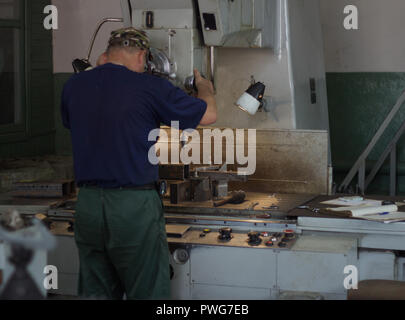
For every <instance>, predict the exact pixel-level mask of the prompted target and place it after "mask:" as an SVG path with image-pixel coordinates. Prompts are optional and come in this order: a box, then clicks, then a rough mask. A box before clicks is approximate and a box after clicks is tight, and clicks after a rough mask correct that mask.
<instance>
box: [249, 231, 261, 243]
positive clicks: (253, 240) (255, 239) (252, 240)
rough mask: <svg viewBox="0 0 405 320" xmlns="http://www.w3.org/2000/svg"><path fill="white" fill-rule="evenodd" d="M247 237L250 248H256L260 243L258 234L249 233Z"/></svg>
mask: <svg viewBox="0 0 405 320" xmlns="http://www.w3.org/2000/svg"><path fill="white" fill-rule="evenodd" d="M248 237H249V240H248V243H249V244H250V245H251V246H258V245H259V244H260V243H261V242H262V239H261V238H260V234H259V232H255V231H252V232H249V233H248Z"/></svg>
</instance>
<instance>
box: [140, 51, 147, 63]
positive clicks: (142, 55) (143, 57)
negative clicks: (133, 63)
mask: <svg viewBox="0 0 405 320" xmlns="http://www.w3.org/2000/svg"><path fill="white" fill-rule="evenodd" d="M138 57H139V60H138V61H139V64H142V65H143V64H145V63H146V50H139V56H138Z"/></svg>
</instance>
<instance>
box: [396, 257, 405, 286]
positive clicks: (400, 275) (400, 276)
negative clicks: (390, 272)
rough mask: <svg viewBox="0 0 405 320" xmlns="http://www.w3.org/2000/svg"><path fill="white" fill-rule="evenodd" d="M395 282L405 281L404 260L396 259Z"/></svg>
mask: <svg viewBox="0 0 405 320" xmlns="http://www.w3.org/2000/svg"><path fill="white" fill-rule="evenodd" d="M396 271H397V272H396V280H398V281H405V258H398V259H397V266H396Z"/></svg>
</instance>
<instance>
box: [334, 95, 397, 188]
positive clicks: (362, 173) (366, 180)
mask: <svg viewBox="0 0 405 320" xmlns="http://www.w3.org/2000/svg"><path fill="white" fill-rule="evenodd" d="M404 102H405V91H403V92H402V94H401V96H400V97H399V98H398V100H397V102H396V103H395V105H394V107H393V108H392V110H391V112H390V113H389V114H388V116H387V117H386V118H385V120H384V122H383V123H382V125H381V126H380V128H379V129H378V131H377V133H376V134H375V135H374V137H373V139H371V141H370V143H369V144H368V146H367V147H366V149H365V150H364V152H363V153H362V154H361V155H360V157H359V158H358V159H357V161H356V163H355V164H354V166H353V167H352V168H351V170H350V171H349V173H348V174H347V176H346V177H345V179H344V180H343V182H342V183H341V185H340V186H339V188H338V191H339V192H346V191H347V190H348V188H349V185H350V183H351V182H352V181H353V178H354V177H355V176H356V174H357V175H358V188H359V192H360V193H361V194H363V195H364V193H365V191H366V190H367V188H368V186H369V185H370V183H371V182H372V181H373V179H374V178H375V176H376V174H377V172H378V171H379V170H380V169H381V166H382V165H383V163H384V162H385V160H386V159H387V157H388V156H390V195H391V196H395V195H396V189H397V188H396V186H397V143H398V140H399V139H400V138H401V136H402V134H403V133H404V132H405V122H404V123H403V124H402V126H401V127H400V129H399V130H398V132H397V133H396V134H395V136H394V138H393V139H392V140H391V142H390V143H389V144H388V145H387V147H386V148H385V150H384V152H383V153H382V154H381V156H380V158H379V159H378V161H377V162H376V164H375V165H374V167H373V168H372V170H371V172H370V174H369V175H368V176H367V177H366V159H367V157H368V156H369V154H370V153H371V151H372V150H373V148H374V146H375V145H376V144H377V142H378V141H379V139H380V138H381V136H382V135H383V134H384V132H385V130H386V129H387V128H388V126H389V125H390V123H391V121H392V119H394V117H395V115H396V114H397V112H398V111H399V109H400V108H401V106H402V104H403V103H404Z"/></svg>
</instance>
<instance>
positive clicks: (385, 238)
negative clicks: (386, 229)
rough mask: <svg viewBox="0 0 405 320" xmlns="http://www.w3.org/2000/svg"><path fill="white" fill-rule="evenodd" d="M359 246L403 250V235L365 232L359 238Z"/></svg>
mask: <svg viewBox="0 0 405 320" xmlns="http://www.w3.org/2000/svg"><path fill="white" fill-rule="evenodd" d="M359 247H361V248H372V249H386V250H403V251H405V235H404V236H395V235H385V234H367V235H364V236H363V237H362V238H361V239H360V241H359Z"/></svg>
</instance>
